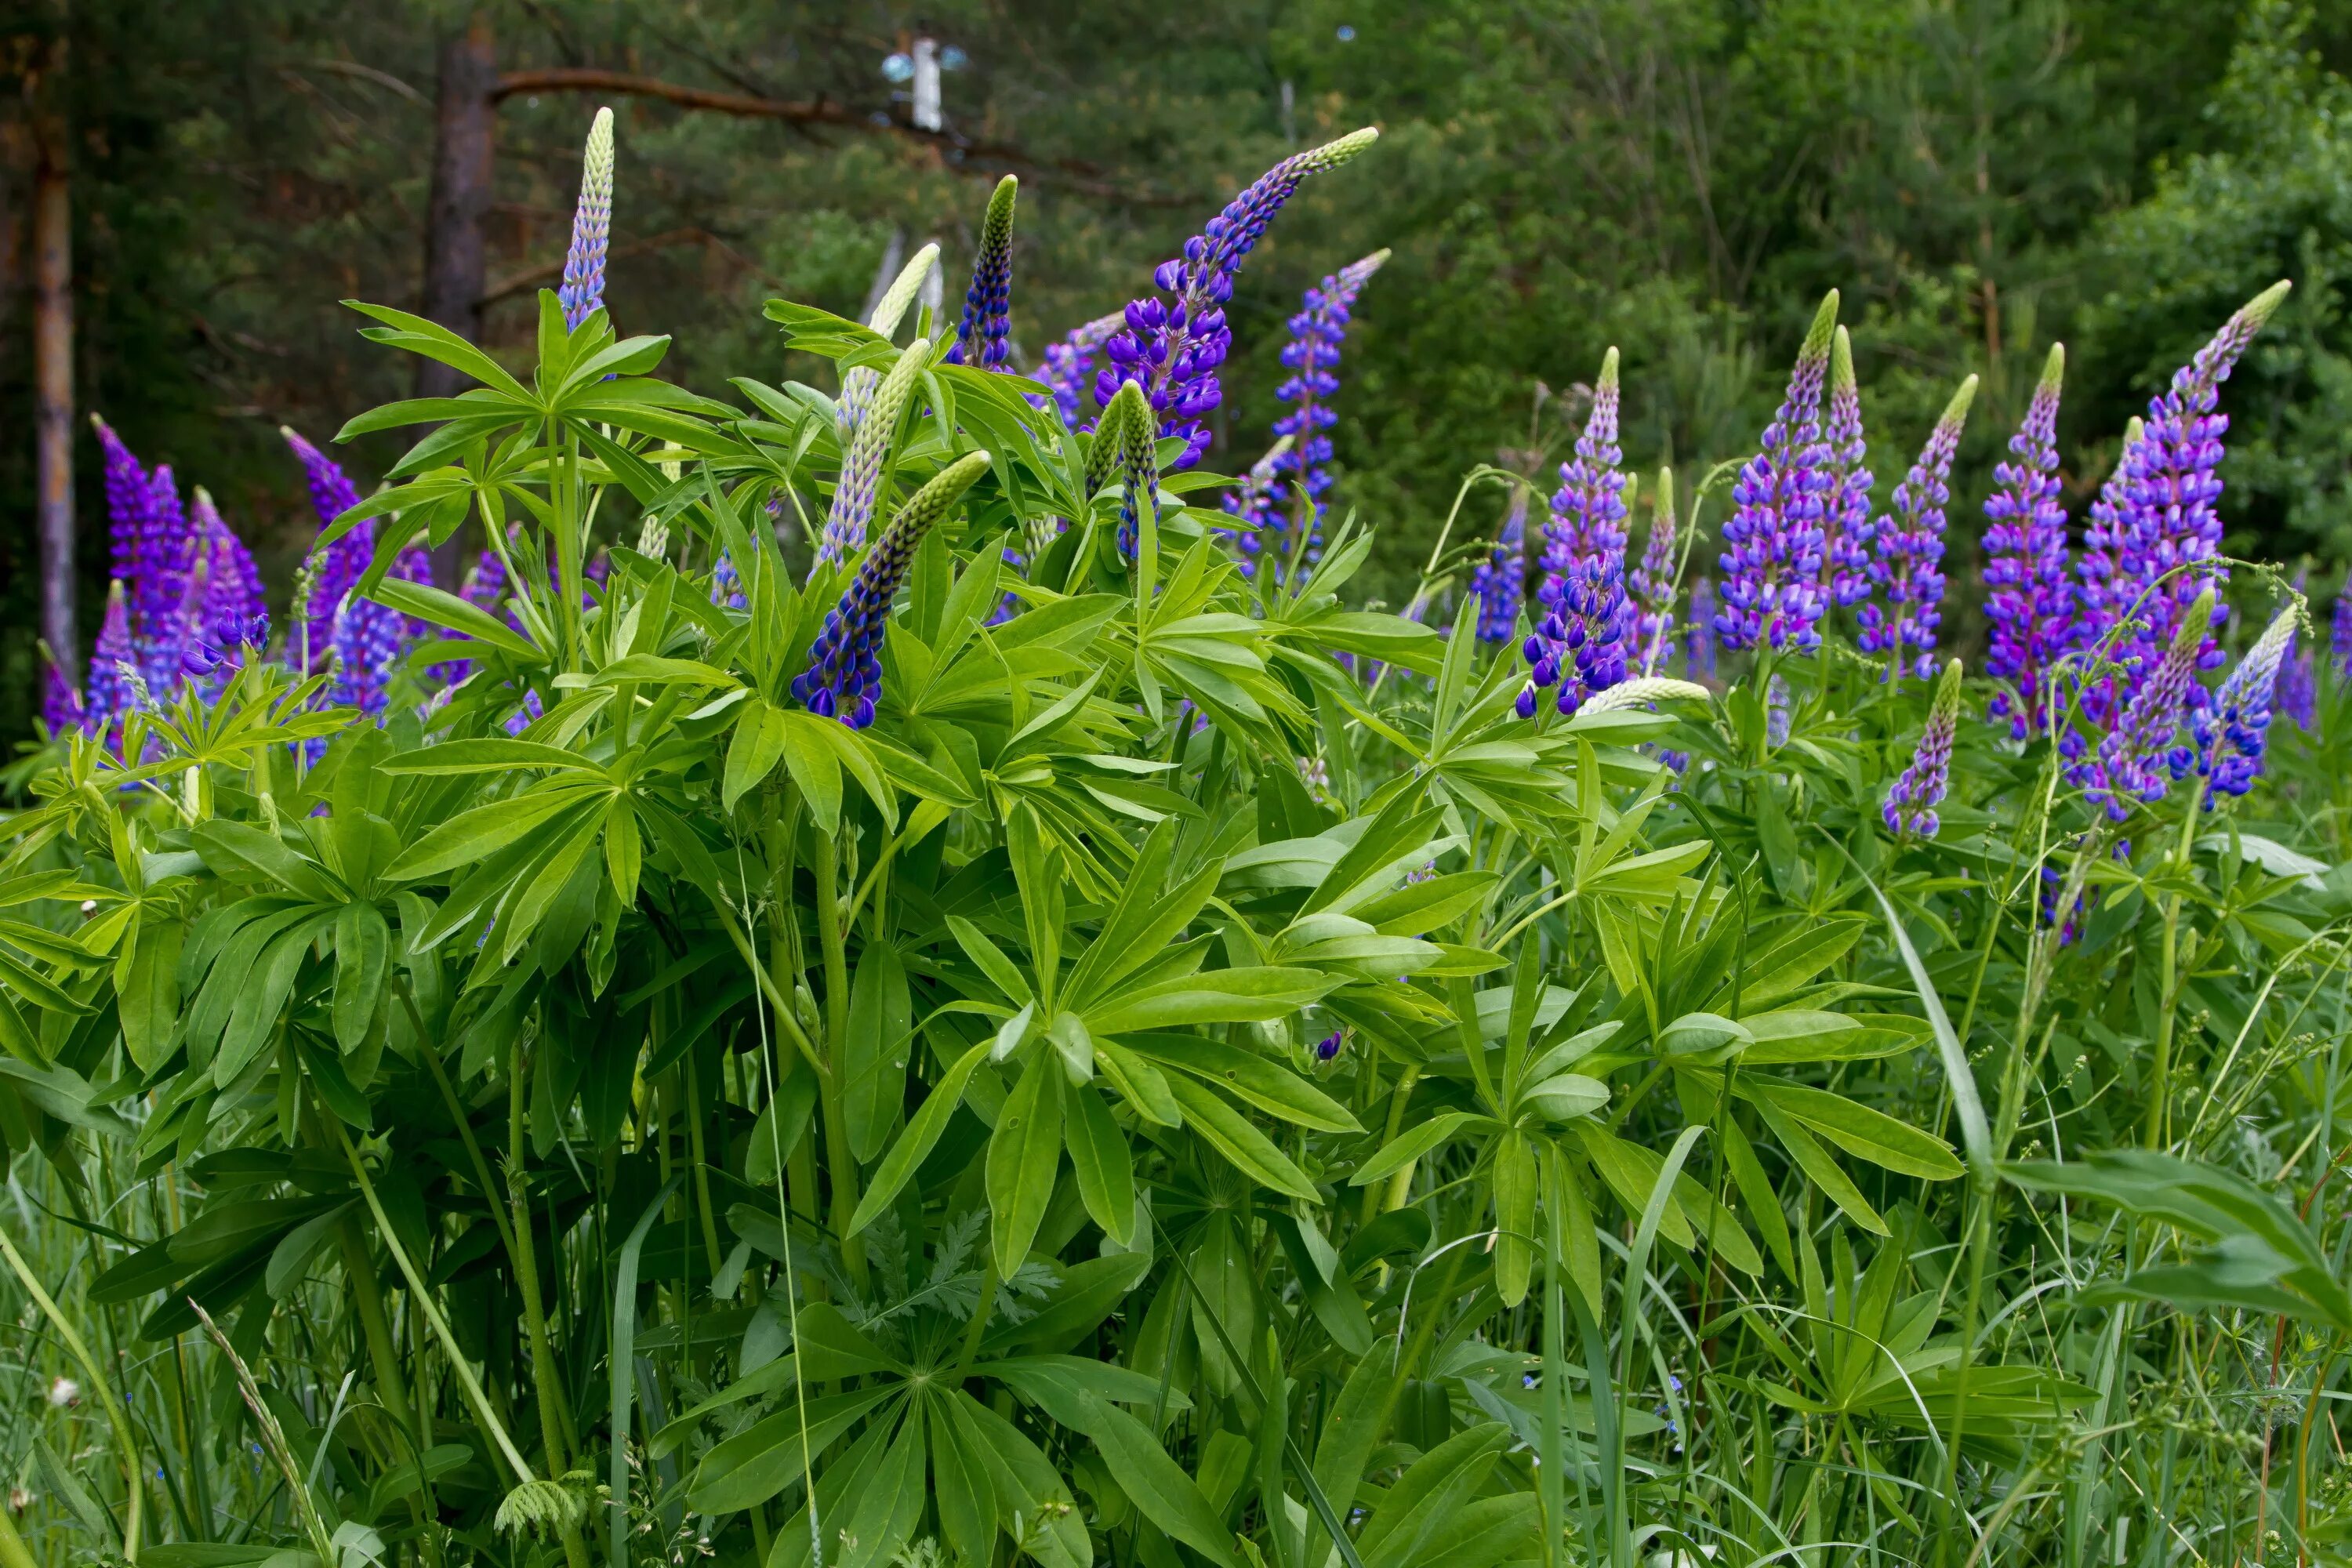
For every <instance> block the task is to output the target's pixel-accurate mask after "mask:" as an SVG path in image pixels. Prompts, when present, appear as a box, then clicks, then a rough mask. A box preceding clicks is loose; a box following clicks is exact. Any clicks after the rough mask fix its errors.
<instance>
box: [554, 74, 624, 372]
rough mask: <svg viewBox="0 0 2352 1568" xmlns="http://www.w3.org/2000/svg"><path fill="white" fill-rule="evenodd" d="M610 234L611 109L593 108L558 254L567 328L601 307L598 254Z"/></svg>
mask: <svg viewBox="0 0 2352 1568" xmlns="http://www.w3.org/2000/svg"><path fill="white" fill-rule="evenodd" d="M612 237H613V111H612V110H609V109H599V110H597V111H596V118H595V119H594V120H593V121H590V122H589V125H588V148H587V153H586V154H585V156H584V157H583V159H582V160H581V165H580V205H578V206H577V207H576V208H574V209H573V211H572V248H571V250H570V251H568V252H567V253H566V254H565V255H564V258H563V286H562V288H560V289H557V290H556V291H555V300H556V303H557V304H559V305H561V306H562V307H563V324H564V325H565V326H566V327H569V328H571V329H572V331H579V330H580V323H581V322H583V321H586V320H587V319H588V318H589V317H590V316H591V315H592V314H593V313H594V312H596V311H598V310H603V309H604V256H605V251H606V249H607V248H608V247H609V246H610V245H611V242H612Z"/></svg>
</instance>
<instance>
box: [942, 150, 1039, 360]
mask: <svg viewBox="0 0 2352 1568" xmlns="http://www.w3.org/2000/svg"><path fill="white" fill-rule="evenodd" d="M1020 190H1021V182H1020V181H1019V180H1018V179H1015V178H1014V177H1013V175H1011V174H1007V175H1005V176H1004V178H1003V179H1002V180H999V181H998V182H997V183H996V191H995V194H994V195H991V196H990V197H989V198H988V216H986V217H984V218H982V220H981V225H980V253H979V254H978V255H977V256H975V257H973V258H972V262H971V288H969V289H966V290H965V291H964V296H963V319H962V320H961V321H958V322H957V323H956V341H955V346H954V347H953V348H951V349H950V350H948V363H950V364H971V365H978V366H979V367H980V368H981V369H982V370H1005V369H1008V368H1010V366H1009V364H1008V363H1007V362H1009V361H1010V360H1011V358H1012V357H1013V198H1014V197H1015V196H1016V195H1019V193H1020Z"/></svg>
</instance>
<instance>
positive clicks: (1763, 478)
mask: <svg viewBox="0 0 2352 1568" xmlns="http://www.w3.org/2000/svg"><path fill="white" fill-rule="evenodd" d="M1837 308H1838V295H1837V290H1836V289H1831V290H1830V292H1829V294H1828V296H1827V297H1826V298H1825V299H1823V300H1822V305H1821V309H1820V310H1818V311H1816V312H1815V313H1814V316H1813V324H1812V326H1811V329H1810V330H1809V331H1807V332H1806V333H1805V341H1804V344H1803V346H1802V347H1801V349H1800V350H1799V351H1798V353H1797V363H1796V366H1795V368H1794V369H1793V370H1791V371H1790V375H1789V390H1788V393H1787V395H1786V396H1785V397H1783V398H1782V400H1781V403H1780V411H1779V413H1777V414H1776V415H1774V416H1773V419H1772V422H1771V423H1770V424H1769V425H1768V426H1765V427H1764V437H1763V440H1762V442H1761V443H1760V448H1761V449H1760V450H1759V451H1758V453H1757V455H1756V456H1755V457H1753V458H1749V459H1748V462H1747V464H1746V466H1744V467H1743V468H1741V469H1740V470H1739V478H1738V482H1737V483H1736V484H1735V485H1734V486H1733V488H1732V499H1733V500H1734V502H1735V503H1736V507H1737V510H1734V512H1733V513H1732V515H1731V516H1730V518H1728V519H1727V521H1725V522H1724V525H1723V555H1722V560H1721V563H1720V566H1719V568H1718V571H1719V573H1720V574H1721V576H1722V578H1723V608H1722V609H1720V610H1718V611H1717V612H1716V617H1715V629H1716V632H1717V635H1718V636H1720V637H1722V639H1723V645H1724V646H1725V647H1730V648H1750V647H1769V648H1772V649H1775V650H1777V649H1780V648H1784V647H1793V648H1796V649H1798V650H1799V651H1801V652H1810V651H1811V649H1813V648H1814V647H1818V646H1820V643H1821V640H1822V639H1821V633H1820V632H1819V631H1818V630H1816V629H1815V628H1816V626H1818V624H1819V623H1820V621H1821V618H1822V611H1823V610H1824V609H1825V608H1826V607H1827V605H1826V604H1825V603H1824V599H1823V595H1822V516H1823V513H1824V511H1825V510H1826V508H1827V505H1828V501H1829V490H1830V485H1831V475H1830V472H1829V468H1828V466H1827V464H1828V453H1827V448H1826V446H1825V445H1824V443H1823V442H1822V426H1821V405H1822V383H1823V382H1824V380H1826V378H1827V377H1828V374H1829V363H1830V344H1831V338H1832V330H1833V329H1834V328H1835V326H1836V325H1837Z"/></svg>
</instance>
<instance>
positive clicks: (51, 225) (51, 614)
mask: <svg viewBox="0 0 2352 1568" xmlns="http://www.w3.org/2000/svg"><path fill="white" fill-rule="evenodd" d="M64 67H65V43H64V40H62V39H60V40H58V43H57V44H56V45H55V46H54V47H53V49H52V52H51V54H50V57H49V60H48V69H47V72H46V73H45V74H46V75H47V77H48V78H49V84H48V85H47V89H46V91H43V92H42V93H41V96H40V98H39V99H38V100H36V109H35V115H36V119H35V121H34V137H35V142H36V146H35V163H34V166H33V211H32V247H33V397H34V403H33V452H34V470H35V497H36V500H35V525H34V526H35V531H36V532H37V535H38V537H39V541H40V561H41V637H42V638H43V640H45V641H46V642H47V644H48V645H49V652H50V654H51V656H52V657H53V658H56V659H57V661H58V668H60V669H61V670H63V671H65V673H66V675H67V678H68V679H72V678H73V676H74V674H75V672H76V671H77V670H78V669H79V665H80V658H81V639H80V636H79V629H78V627H77V626H76V623H75V616H74V482H73V450H74V448H73V440H74V383H73V351H74V297H73V187H72V184H71V182H70V178H69V174H70V170H69V166H68V150H69V149H68V133H67V129H66V124H65V119H64V111H63V110H62V109H61V108H58V107H55V106H56V105H58V104H59V103H61V101H62V99H63V94H62V93H60V92H58V90H57V87H56V78H57V77H58V76H61V75H62V74H63V72H64Z"/></svg>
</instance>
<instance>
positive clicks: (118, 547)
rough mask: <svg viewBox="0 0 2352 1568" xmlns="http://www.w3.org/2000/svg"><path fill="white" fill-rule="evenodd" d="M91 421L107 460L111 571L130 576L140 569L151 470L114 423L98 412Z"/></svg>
mask: <svg viewBox="0 0 2352 1568" xmlns="http://www.w3.org/2000/svg"><path fill="white" fill-rule="evenodd" d="M89 424H90V428H91V429H93V430H95V431H97V432H98V445H99V450H100V452H101V453H103V454H104V456H105V459H106V463H105V490H106V521H107V542H108V552H107V570H108V572H109V574H110V575H111V576H113V577H117V578H128V577H129V576H131V574H133V573H135V572H136V571H137V570H138V568H139V556H140V540H141V537H142V531H143V527H144V525H143V523H142V519H143V518H144V517H145V515H146V511H147V502H148V476H147V469H146V467H145V465H144V464H142V463H141V462H140V461H139V459H138V458H136V457H134V456H132V455H131V448H130V447H126V446H124V445H123V444H122V438H121V437H120V436H117V435H116V434H115V433H114V427H113V426H110V425H109V424H107V422H106V421H105V420H103V419H101V418H100V417H99V416H97V415H95V414H93V415H91V416H89Z"/></svg>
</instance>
